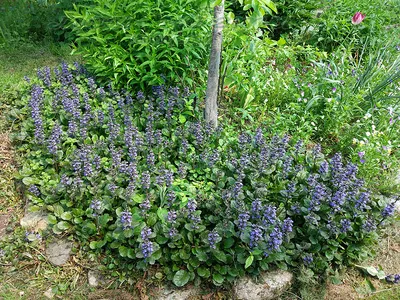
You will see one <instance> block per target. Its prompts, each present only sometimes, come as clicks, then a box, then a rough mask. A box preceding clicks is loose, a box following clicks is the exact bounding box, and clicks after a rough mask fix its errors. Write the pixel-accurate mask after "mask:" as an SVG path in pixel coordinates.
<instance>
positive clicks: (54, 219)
mask: <svg viewBox="0 0 400 300" xmlns="http://www.w3.org/2000/svg"><path fill="white" fill-rule="evenodd" d="M47 220H48V221H49V223H50V224H57V218H56V217H55V216H53V215H49V216H48V217H47Z"/></svg>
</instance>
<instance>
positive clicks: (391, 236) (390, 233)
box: [325, 221, 400, 300]
mask: <svg viewBox="0 0 400 300" xmlns="http://www.w3.org/2000/svg"><path fill="white" fill-rule="evenodd" d="M360 265H362V266H365V267H367V266H374V267H376V268H379V267H381V268H382V269H383V270H384V271H385V274H387V275H388V274H398V273H400V222H399V221H397V222H396V223H395V224H393V225H391V226H390V227H388V228H386V229H385V231H384V234H383V235H382V237H381V240H380V242H379V245H378V246H377V256H376V257H375V258H374V259H370V260H368V261H366V262H364V263H360ZM365 278H368V279H370V282H371V283H372V285H373V287H374V288H375V289H376V290H375V291H371V287H370V286H369V285H368V283H367V282H366V280H365ZM372 290H373V289H372ZM362 298H364V299H388V300H391V299H393V300H394V299H400V285H393V284H388V283H386V282H384V281H381V280H377V279H373V278H371V277H369V276H367V277H366V276H365V275H364V274H363V273H362V272H361V271H359V270H358V269H349V270H348V271H347V272H346V274H345V275H344V276H343V284H341V285H333V284H328V286H327V293H326V296H325V299H326V300H352V299H362Z"/></svg>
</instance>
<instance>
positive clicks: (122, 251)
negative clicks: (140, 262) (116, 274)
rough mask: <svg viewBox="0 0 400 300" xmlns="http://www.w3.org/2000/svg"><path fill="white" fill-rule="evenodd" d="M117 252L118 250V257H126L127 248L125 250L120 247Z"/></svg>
mask: <svg viewBox="0 0 400 300" xmlns="http://www.w3.org/2000/svg"><path fill="white" fill-rule="evenodd" d="M118 250H119V255H121V256H122V257H127V256H128V248H126V247H125V246H120V247H119V248H118Z"/></svg>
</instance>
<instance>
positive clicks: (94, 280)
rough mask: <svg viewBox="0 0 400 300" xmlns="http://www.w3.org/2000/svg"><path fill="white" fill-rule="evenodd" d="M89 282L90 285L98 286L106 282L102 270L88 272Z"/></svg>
mask: <svg viewBox="0 0 400 300" xmlns="http://www.w3.org/2000/svg"><path fill="white" fill-rule="evenodd" d="M88 283H89V286H90V287H98V286H100V285H104V284H105V280H104V277H103V275H101V273H100V272H98V271H94V270H89V272H88Z"/></svg>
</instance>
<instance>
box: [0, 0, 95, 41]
mask: <svg viewBox="0 0 400 300" xmlns="http://www.w3.org/2000/svg"><path fill="white" fill-rule="evenodd" d="M85 2H87V1H86V0H63V1H37V0H15V1H10V0H5V1H2V2H1V4H0V45H1V44H3V43H7V44H10V43H15V42H29V41H34V42H41V41H43V40H52V41H55V42H71V41H72V40H73V39H74V36H73V35H72V33H71V30H70V29H69V28H67V27H68V19H67V17H66V15H65V13H64V10H70V9H72V8H73V4H79V3H85Z"/></svg>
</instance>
